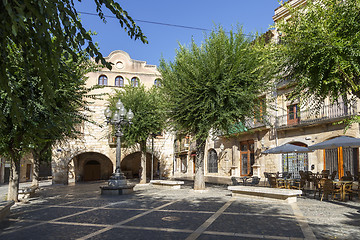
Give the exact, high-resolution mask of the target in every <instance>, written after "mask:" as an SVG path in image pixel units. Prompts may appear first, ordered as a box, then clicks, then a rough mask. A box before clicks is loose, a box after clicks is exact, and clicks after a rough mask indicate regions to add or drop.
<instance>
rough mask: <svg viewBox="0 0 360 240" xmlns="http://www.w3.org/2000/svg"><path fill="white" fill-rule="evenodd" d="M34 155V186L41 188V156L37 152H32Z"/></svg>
mask: <svg viewBox="0 0 360 240" xmlns="http://www.w3.org/2000/svg"><path fill="white" fill-rule="evenodd" d="M32 155H33V171H32V184H31V185H32V186H34V187H39V171H40V154H38V153H37V152H36V151H35V150H33V151H32Z"/></svg>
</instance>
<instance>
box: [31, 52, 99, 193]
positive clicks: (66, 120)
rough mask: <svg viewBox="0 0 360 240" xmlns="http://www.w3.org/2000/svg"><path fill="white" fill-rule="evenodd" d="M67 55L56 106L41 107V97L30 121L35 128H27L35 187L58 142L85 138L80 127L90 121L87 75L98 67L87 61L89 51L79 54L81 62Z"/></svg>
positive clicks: (54, 86)
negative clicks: (88, 114)
mask: <svg viewBox="0 0 360 240" xmlns="http://www.w3.org/2000/svg"><path fill="white" fill-rule="evenodd" d="M67 56H68V57H69V59H66V58H65V56H63V58H62V60H63V63H64V65H61V66H60V67H61V69H60V70H59V74H60V77H61V79H62V80H61V81H60V82H59V83H58V84H55V85H53V90H54V94H55V95H54V96H53V99H54V102H55V105H54V106H50V107H49V106H48V105H46V104H40V103H43V102H44V99H43V98H37V99H36V101H39V102H38V103H37V105H38V108H39V109H38V110H37V111H34V112H33V113H32V114H31V115H30V116H28V117H27V119H29V120H31V121H32V123H33V124H32V125H31V126H32V129H27V132H28V134H29V136H31V144H30V152H31V154H32V156H33V164H34V167H33V181H32V185H33V186H38V178H39V166H40V162H41V161H49V154H50V158H51V148H52V147H53V146H54V144H55V143H57V142H59V141H62V140H65V139H69V138H77V137H78V136H80V135H81V133H80V132H79V131H77V129H76V127H77V126H78V125H80V124H82V123H83V122H84V121H89V119H88V118H87V116H86V111H87V106H88V104H89V103H88V102H87V101H86V98H85V97H88V98H93V97H95V96H89V95H88V93H89V91H90V89H87V88H86V87H85V77H84V76H85V74H86V73H88V72H90V71H93V70H94V69H95V65H93V64H92V63H91V62H90V61H88V60H87V58H88V55H87V54H86V53H85V52H82V53H81V54H79V56H78V57H77V59H76V60H75V59H73V58H71V55H67ZM68 79H71V82H70V81H68Z"/></svg>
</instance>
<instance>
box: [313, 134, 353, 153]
mask: <svg viewBox="0 0 360 240" xmlns="http://www.w3.org/2000/svg"><path fill="white" fill-rule="evenodd" d="M338 147H353V148H356V147H360V138H354V137H348V136H340V137H335V138H333V139H330V140H327V141H324V142H321V143H317V144H314V145H312V146H309V149H311V150H315V149H331V148H338Z"/></svg>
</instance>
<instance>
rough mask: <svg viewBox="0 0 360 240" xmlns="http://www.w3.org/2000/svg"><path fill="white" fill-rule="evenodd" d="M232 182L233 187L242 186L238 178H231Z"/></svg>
mask: <svg viewBox="0 0 360 240" xmlns="http://www.w3.org/2000/svg"><path fill="white" fill-rule="evenodd" d="M231 181H232V184H233V186H236V185H240V183H239V182H238V180H237V179H236V177H231Z"/></svg>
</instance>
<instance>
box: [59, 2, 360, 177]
mask: <svg viewBox="0 0 360 240" xmlns="http://www.w3.org/2000/svg"><path fill="white" fill-rule="evenodd" d="M305 2H306V1H305V0H291V1H288V3H289V4H291V5H293V6H295V7H301V6H302V5H303V4H304V3H305ZM288 17H289V13H288V11H287V10H286V9H285V8H284V7H282V6H281V7H279V8H277V9H275V15H274V16H273V19H274V21H275V22H277V21H280V20H281V19H284V18H285V19H286V18H288ZM269 35H270V37H271V38H272V39H274V40H277V38H278V37H279V35H278V33H277V31H276V30H273V31H270V32H269ZM106 59H107V60H108V61H110V62H112V63H113V64H114V66H113V69H112V70H111V71H110V70H108V69H100V70H99V71H97V72H92V73H90V74H88V77H89V78H88V80H87V85H88V86H89V87H91V86H94V85H104V88H100V89H96V90H94V93H105V94H112V93H114V90H115V89H121V87H122V86H124V84H132V85H133V86H136V85H137V84H138V83H139V82H141V83H143V84H144V85H145V86H146V87H151V86H152V85H153V84H157V81H158V79H160V78H161V76H160V73H159V72H158V71H157V69H156V66H153V65H147V64H146V62H143V61H136V60H133V59H131V58H130V56H129V55H128V54H127V53H125V52H123V51H114V52H112V53H110V55H109V56H108V57H107V58H106ZM288 83H289V81H284V82H283V83H282V84H279V85H277V86H276V87H275V88H274V89H275V90H273V92H272V93H269V94H264V96H261V98H263V99H264V100H269V99H272V104H273V105H274V109H273V108H271V109H270V108H267V109H266V108H265V105H264V109H263V114H262V116H261V117H260V118H258V119H248V120H247V121H246V122H245V123H243V124H239V126H236V129H237V131H235V132H234V134H232V135H231V136H230V137H224V136H211V137H209V138H208V140H207V142H206V147H205V161H204V165H205V166H204V170H205V175H206V176H209V177H213V178H216V177H221V178H224V177H225V178H229V177H231V176H236V177H241V176H249V175H254V176H259V177H261V178H262V179H264V172H283V171H286V172H291V173H292V174H293V176H294V177H298V172H299V170H311V171H313V172H320V171H321V170H323V169H329V170H331V171H332V170H341V172H342V173H344V171H345V170H348V171H351V172H352V174H355V175H356V174H358V172H359V171H360V169H359V165H360V164H359V151H358V148H346V149H345V148H344V149H342V148H339V149H331V150H317V151H314V152H312V153H290V154H278V155H276V154H274V155H270V154H263V153H262V152H263V151H264V150H266V149H270V148H273V147H276V146H280V145H283V144H286V143H292V144H295V145H299V146H309V145H313V144H316V143H319V142H322V141H325V140H328V139H331V138H333V137H336V136H340V135H346V136H352V137H360V129H359V125H358V124H353V125H351V126H350V128H349V129H348V130H347V131H346V133H344V129H345V126H344V125H342V124H334V123H335V122H338V121H339V120H342V119H344V118H347V117H349V116H353V115H357V114H358V113H359V109H358V104H356V103H354V104H353V105H352V106H346V105H345V104H344V103H341V102H340V103H339V104H331V103H330V101H326V102H325V103H324V106H323V108H322V109H321V110H320V111H319V112H318V113H314V112H311V111H310V110H309V109H307V108H306V106H303V107H301V108H300V105H299V102H297V101H290V100H289V99H288V94H289V92H291V91H292V88H290V87H289V84H288ZM106 103H107V101H106V99H103V100H96V101H94V103H93V104H91V105H90V106H89V108H90V109H91V110H92V111H93V113H92V119H93V120H94V121H95V122H97V123H99V124H101V125H102V127H99V126H97V125H93V124H90V123H86V124H84V125H83V126H81V128H82V131H83V133H84V137H82V138H80V139H78V140H76V141H73V142H68V143H66V144H65V145H62V146H59V147H58V148H56V149H54V154H53V163H52V166H53V182H54V183H67V181H68V178H69V176H70V177H73V178H75V179H76V181H86V180H98V179H107V178H108V177H109V176H110V174H111V173H112V172H113V170H114V166H115V148H114V147H115V145H114V142H113V140H112V138H109V136H110V135H109V132H110V130H109V127H108V126H106V124H105V117H104V113H103V112H104V109H105V107H106ZM154 143H155V144H154V145H155V149H154V156H155V164H154V166H155V168H154V174H155V175H159V176H160V177H186V178H191V177H193V176H194V174H195V164H194V163H195V157H196V148H195V141H194V139H192V136H182V135H177V134H174V133H168V132H163V133H162V136H157V137H156V138H155V140H154ZM149 145H150V139H149ZM149 149H151V148H149ZM150 162H151V151H149V152H148V153H147V172H148V173H149V174H150ZM139 167H140V151H139V149H137V148H136V147H135V148H131V149H122V159H121V169H122V170H123V172H124V173H125V175H126V176H127V177H137V176H138V171H139ZM68 170H70V174H68ZM339 172H340V171H339ZM338 177H339V176H338Z"/></svg>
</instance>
